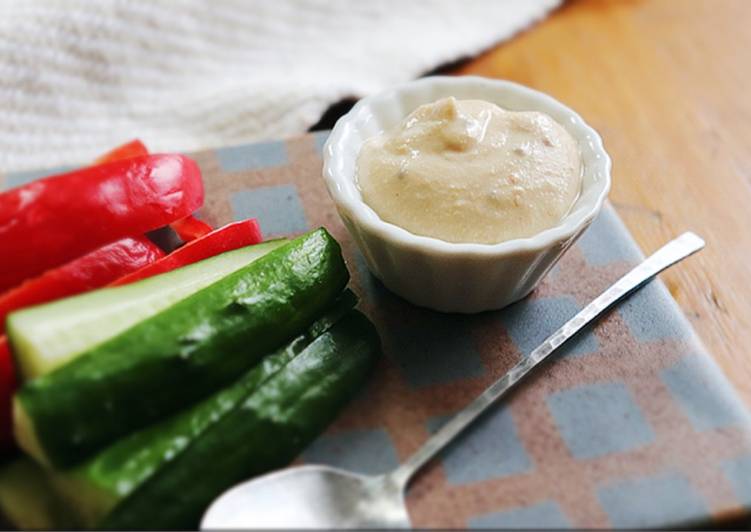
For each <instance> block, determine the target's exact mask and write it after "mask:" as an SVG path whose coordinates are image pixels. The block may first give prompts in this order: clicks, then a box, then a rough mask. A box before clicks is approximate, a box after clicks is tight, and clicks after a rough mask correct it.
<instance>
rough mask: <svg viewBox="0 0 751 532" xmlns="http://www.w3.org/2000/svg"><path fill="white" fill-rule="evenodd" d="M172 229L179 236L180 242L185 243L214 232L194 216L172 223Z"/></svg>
mask: <svg viewBox="0 0 751 532" xmlns="http://www.w3.org/2000/svg"><path fill="white" fill-rule="evenodd" d="M170 227H171V228H172V229H173V230H174V231H175V232H176V233H177V236H179V237H180V240H182V241H183V242H190V241H191V240H195V239H196V238H201V237H202V236H206V235H208V234H209V233H210V232H211V231H213V230H214V228H213V227H211V226H210V225H209V224H207V223H206V222H204V221H203V220H199V219H198V218H196V217H194V216H186V217H185V218H183V219H181V220H177V221H176V222H172V223H171V224H170Z"/></svg>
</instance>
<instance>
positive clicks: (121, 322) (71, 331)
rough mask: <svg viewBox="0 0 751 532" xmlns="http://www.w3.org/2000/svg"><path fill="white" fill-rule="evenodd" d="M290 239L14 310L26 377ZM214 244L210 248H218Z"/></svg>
mask: <svg viewBox="0 0 751 532" xmlns="http://www.w3.org/2000/svg"><path fill="white" fill-rule="evenodd" d="M286 242H287V241H286V240H271V241H269V242H264V243H263V244H257V245H255V246H247V247H244V248H240V249H237V250H234V251H230V252H227V253H222V254H220V255H217V256H215V257H211V258H209V259H205V260H203V261H201V262H197V263H196V264H191V265H189V266H185V267H183V268H179V269H176V270H174V271H170V272H168V273H164V274H161V275H157V276H154V277H151V278H149V279H144V280H142V281H139V282H137V283H133V284H129V285H128V286H119V287H116V288H104V289H100V290H96V291H94V292H89V293H87V294H81V295H78V296H74V297H71V298H68V299H64V300H61V301H56V302H54V303H48V304H46V305H41V306H38V307H33V308H29V309H25V310H21V311H17V312H14V313H12V314H10V316H9V317H8V335H9V336H10V341H11V343H12V345H13V352H14V355H15V360H16V362H17V363H18V367H19V370H20V372H21V374H22V375H23V377H24V378H25V379H26V380H29V379H33V378H36V377H39V376H41V375H45V374H47V373H50V372H51V371H53V370H55V369H57V368H58V367H60V366H62V365H63V364H65V363H66V362H68V361H70V360H71V359H73V358H75V357H76V356H78V355H80V354H81V353H83V352H85V351H88V350H91V349H92V348H94V347H95V346H97V345H98V344H100V343H102V342H105V341H106V340H109V339H111V338H113V337H114V336H117V335H118V334H120V333H121V332H123V331H125V330H126V329H128V328H130V327H132V326H133V325H135V324H136V323H138V322H139V321H141V320H145V319H148V318H150V317H152V316H154V315H155V314H157V313H159V312H161V311H162V310H164V309H166V308H167V307H169V306H171V305H173V304H174V303H176V302H177V301H180V300H181V299H185V298H186V297H188V296H190V295H191V294H194V293H196V292H198V291H199V290H201V289H202V288H205V287H206V286H208V285H210V284H212V283H214V282H215V281H217V280H219V279H221V278H222V277H224V276H226V275H229V274H230V273H232V272H235V271H237V270H239V269H240V268H243V267H245V266H247V265H248V264H250V263H251V262H252V261H254V260H256V259H257V258H259V257H262V256H263V255H265V254H266V253H268V252H270V251H272V250H274V249H276V248H278V247H280V246H282V245H284V244H285V243H286ZM208 247H209V248H210V249H207V250H206V251H207V254H209V253H208V252H209V251H211V252H212V253H213V250H216V248H213V247H211V246H208ZM181 249H182V248H181ZM171 256H172V255H168V256H167V257H165V259H168V258H169V257H171ZM155 264H156V263H155ZM174 266H175V267H176V266H179V263H178V264H174ZM153 273H158V271H157V272H153Z"/></svg>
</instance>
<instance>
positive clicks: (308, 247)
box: [16, 229, 349, 468]
mask: <svg viewBox="0 0 751 532" xmlns="http://www.w3.org/2000/svg"><path fill="white" fill-rule="evenodd" d="M348 279H349V274H348V272H347V268H346V266H345V264H344V261H343V259H342V256H341V250H340V248H339V244H338V243H337V242H336V241H335V240H334V239H333V238H332V237H331V236H330V235H329V234H328V232H326V230H325V229H318V230H316V231H313V232H311V233H308V234H307V235H303V236H302V237H299V238H297V239H295V240H293V241H291V242H289V243H288V244H285V245H284V246H282V247H280V248H277V249H276V250H274V251H272V252H271V253H269V254H267V255H265V256H264V257H262V258H260V259H258V260H257V261H254V262H253V263H251V264H250V265H249V266H247V267H246V268H243V269H241V270H239V271H237V272H235V273H232V274H230V275H228V276H227V277H224V278H222V279H221V280H219V281H217V282H215V283H214V284H212V285H210V286H208V287H207V288H204V289H203V290H201V291H199V292H197V293H196V294H194V295H192V296H190V297H188V298H186V299H184V300H182V301H180V302H178V303H176V304H175V305H173V306H171V307H169V308H167V309H166V310H164V311H162V312H161V313H159V314H157V315H155V316H154V317H152V318H150V319H148V320H145V321H142V322H140V323H139V324H137V325H135V326H133V327H132V328H130V329H128V330H127V331H125V332H123V333H122V334H120V335H118V336H116V337H115V338H113V339H111V340H109V341H107V342H105V343H103V344H100V345H99V346H97V347H95V348H93V349H92V350H91V351H89V352H87V353H85V354H83V355H82V356H81V357H79V358H77V359H76V360H73V361H72V362H70V363H69V364H67V365H65V366H63V367H61V368H59V369H58V370H56V371H54V372H52V373H50V374H48V375H45V376H42V377H40V378H38V379H35V380H32V381H30V382H29V383H27V384H26V385H25V386H24V387H23V388H22V389H21V390H20V392H19V393H17V395H16V400H18V401H20V405H21V407H22V408H23V409H24V410H25V411H26V413H27V416H28V418H29V419H30V420H31V421H32V424H33V429H34V430H35V431H36V436H37V439H38V441H39V443H40V444H41V447H42V449H43V451H44V454H45V456H44V457H43V460H45V461H46V462H47V463H49V464H51V465H52V466H55V467H58V468H65V467H68V466H71V465H73V464H75V463H77V462H80V461H81V460H82V459H84V458H86V457H87V456H89V455H91V454H93V453H94V452H95V451H97V450H98V449H100V448H102V447H104V446H105V445H106V444H108V443H110V442H112V441H114V440H115V439H117V438H118V437H121V436H124V435H125V434H128V433H130V432H132V431H134V430H137V429H139V428H141V427H144V426H147V425H149V424H151V423H153V422H155V421H157V420H159V419H160V418H163V417H166V416H168V415H170V414H172V413H174V412H176V411H178V410H179V409H180V408H183V407H185V405H188V404H191V403H193V402H195V401H197V400H199V399H201V398H202V397H205V396H206V395H208V394H210V393H211V392H213V391H214V390H217V389H218V388H220V387H222V386H223V385H226V384H228V383H229V382H230V381H231V380H233V379H234V378H237V376H238V375H240V374H241V373H242V372H243V371H244V370H246V369H248V368H250V367H252V366H253V365H254V364H255V363H256V362H257V361H258V360H259V359H260V358H261V356H263V355H264V354H265V353H268V352H269V351H270V350H272V349H274V348H276V347H278V346H279V345H280V344H282V343H283V342H284V341H285V340H287V339H288V338H290V337H291V336H293V335H294V334H296V333H297V332H299V331H300V330H302V329H303V328H304V327H305V326H306V325H308V324H309V323H310V322H311V321H313V319H314V318H315V317H316V316H317V315H319V314H320V313H321V312H322V311H323V310H324V309H325V308H326V307H328V306H329V305H330V304H331V303H332V301H333V300H334V299H335V298H336V296H337V295H338V294H339V293H340V292H341V291H342V289H343V288H344V286H345V285H346V283H347V281H348Z"/></svg>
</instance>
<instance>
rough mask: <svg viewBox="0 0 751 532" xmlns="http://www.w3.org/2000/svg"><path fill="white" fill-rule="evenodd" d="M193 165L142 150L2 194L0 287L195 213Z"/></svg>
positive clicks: (197, 184) (199, 198)
mask: <svg viewBox="0 0 751 532" xmlns="http://www.w3.org/2000/svg"><path fill="white" fill-rule="evenodd" d="M202 204H203V183H202V182H201V172H200V170H199V169H198V165H197V164H196V163H195V162H194V161H193V160H191V159H189V158H187V157H185V156H182V155H143V156H140V157H133V158H130V159H124V160H121V161H115V162H112V163H107V164H102V165H98V166H90V167H88V168H83V169H81V170H76V171H73V172H69V173H66V174H60V175H57V176H52V177H47V178H45V179H41V180H39V181H35V182H32V183H29V184H27V185H24V186H21V187H18V188H14V189H11V190H9V191H7V192H4V193H2V194H0V250H2V256H3V258H2V266H3V267H2V269H0V292H1V291H3V290H6V289H7V288H10V287H12V286H15V285H17V284H18V283H20V282H21V281H23V280H25V279H28V278H30V277H35V276H36V275H39V274H40V273H42V272H44V271H46V270H48V269H50V268H53V267H55V266H59V265H60V264H64V263H66V262H68V261H70V260H72V259H74V258H76V257H80V256H81V255H83V254H85V253H88V252H89V251H92V250H94V249H96V248H98V247H101V246H102V245H104V244H107V243H109V242H114V241H115V240H119V239H121V238H124V237H127V236H130V235H134V234H142V233H145V232H147V231H151V230H153V229H156V228H158V227H162V226H164V225H168V224H169V223H171V222H174V221H175V220H179V219H180V218H184V217H186V216H188V215H190V214H192V213H193V212H194V211H195V210H196V209H198V208H199V207H200V206H201V205H202Z"/></svg>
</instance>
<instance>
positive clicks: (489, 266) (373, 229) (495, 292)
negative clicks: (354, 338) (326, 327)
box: [323, 76, 610, 313]
mask: <svg viewBox="0 0 751 532" xmlns="http://www.w3.org/2000/svg"><path fill="white" fill-rule="evenodd" d="M446 96H455V97H457V98H476V99H482V100H486V101H489V102H492V103H495V104H498V105H499V106H501V107H503V108H505V109H510V110H516V111H542V112H544V113H547V114H548V115H550V116H551V117H553V118H554V119H555V120H557V121H558V122H559V123H560V124H561V125H562V126H563V127H565V128H566V129H567V130H568V131H569V133H571V135H572V136H573V137H574V138H575V139H576V141H577V142H578V144H579V148H580V151H581V156H582V163H583V167H584V170H583V184H582V190H581V194H580V195H579V198H578V199H577V200H576V203H575V204H574V205H573V207H572V208H571V210H570V212H569V213H568V214H567V215H566V216H565V217H564V218H563V220H561V221H560V223H559V224H558V225H556V226H555V227H552V228H550V229H546V230H544V231H542V232H540V233H538V234H536V235H534V236H532V237H529V238H521V239H515V240H507V241H505V242H501V243H499V244H473V243H460V244H457V243H450V242H445V241H443V240H439V239H436V238H431V237H426V236H420V235H415V234H413V233H410V232H409V231H407V230H405V229H403V228H401V227H399V226H396V225H394V224H391V223H388V222H384V221H383V220H381V219H380V218H379V217H378V215H377V214H376V213H375V211H373V209H371V208H370V207H369V206H368V205H367V204H366V203H364V202H363V200H362V197H361V195H360V191H359V189H358V187H357V184H356V180H355V172H356V166H357V156H358V154H359V152H360V147H361V146H362V144H363V142H364V141H365V140H366V139H368V138H370V137H372V136H374V135H377V134H379V133H381V132H382V131H384V130H385V129H389V128H391V127H393V126H395V125H396V124H398V123H399V122H400V121H401V120H402V119H403V118H404V117H405V116H406V115H408V114H409V113H410V112H412V111H413V110H414V109H415V108H416V107H418V106H419V105H422V104H424V103H429V102H432V101H435V100H437V99H439V98H442V97H446ZM323 161H324V164H323V176H324V179H325V180H326V185H327V187H328V190H329V193H330V194H331V197H332V199H333V200H334V203H335V204H336V208H337V210H338V212H339V215H340V216H341V218H342V220H343V222H344V225H345V226H346V227H347V230H348V231H349V232H350V234H351V235H352V238H353V239H354V240H355V242H356V243H357V245H358V247H359V248H360V251H361V252H362V254H363V255H364V256H365V260H366V261H367V264H368V267H369V268H370V270H371V272H373V274H374V275H375V276H376V277H378V278H379V279H380V280H381V281H382V282H383V284H384V285H386V287H388V288H389V289H390V290H392V291H393V292H395V293H397V294H399V295H400V296H402V297H403V298H404V299H406V300H408V301H410V302H412V303H414V304H416V305H419V306H422V307H428V308H431V309H434V310H439V311H443V312H464V313H471V312H480V311H484V310H491V309H499V308H501V307H505V306H506V305H508V304H510V303H513V302H514V301H517V300H519V299H521V298H523V297H524V296H526V295H527V294H529V293H530V292H531V291H532V290H533V289H534V287H535V286H536V285H537V284H538V283H539V282H540V280H541V279H542V278H543V277H544V276H545V274H546V273H547V272H548V271H549V270H550V268H552V267H553V265H554V264H555V263H556V262H557V261H558V259H559V258H560V257H561V255H562V254H563V253H564V252H565V251H566V250H567V249H568V248H569V247H570V246H571V244H573V242H574V241H575V240H576V239H577V238H578V237H579V236H580V235H581V234H582V233H583V232H584V231H585V230H586V229H587V227H589V225H590V224H591V223H592V221H593V220H594V218H595V217H596V216H597V214H598V213H599V212H600V209H601V208H602V204H603V202H604V200H605V198H606V197H607V194H608V190H609V189H610V157H608V154H607V153H606V152H605V149H604V148H603V145H602V139H601V138H600V136H599V135H598V134H597V132H596V131H595V130H594V129H592V128H591V127H590V126H589V125H587V124H586V123H585V122H584V120H582V118H581V117H580V116H579V115H578V114H576V113H575V112H574V111H572V110H571V109H569V108H568V107H566V106H565V105H563V104H561V103H560V102H558V101H556V100H554V99H553V98H551V97H550V96H548V95H546V94H543V93H541V92H538V91H535V90H532V89H529V88H527V87H524V86H522V85H518V84H516V83H511V82H508V81H499V80H490V79H485V78H478V77H469V76H467V77H445V76H436V77H428V78H422V79H420V80H417V81H414V82H410V83H407V84H404V85H401V86H398V87H395V88H393V89H390V90H387V91H385V92H383V93H380V94H376V95H374V96H370V97H367V98H363V99H362V100H360V101H359V102H358V103H357V104H356V105H355V106H354V107H353V108H352V110H351V111H350V112H349V113H347V114H346V115H345V116H343V117H342V118H341V119H339V121H338V122H337V123H336V125H335V126H334V129H333V130H332V132H331V135H330V136H329V138H328V140H327V142H326V145H325V146H324V150H323Z"/></svg>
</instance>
